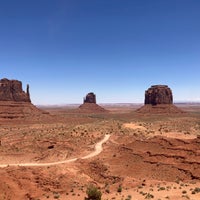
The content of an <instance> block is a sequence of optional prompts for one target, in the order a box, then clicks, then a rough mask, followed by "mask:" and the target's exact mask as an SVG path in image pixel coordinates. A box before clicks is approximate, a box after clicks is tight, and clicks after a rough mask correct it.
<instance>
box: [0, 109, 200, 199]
mask: <svg viewBox="0 0 200 200" xmlns="http://www.w3.org/2000/svg"><path fill="white" fill-rule="evenodd" d="M193 108H194V107H192V106H188V105H187V107H184V106H182V108H181V109H182V110H185V111H188V112H182V113H176V114H175V113H173V114H167V115H166V114H151V115H150V114H148V115H146V114H142V113H137V112H135V110H136V108H133V107H132V106H130V108H129V109H128V108H127V107H126V108H125V109H124V110H123V106H119V107H109V106H107V107H106V109H107V110H110V112H103V113H99V112H94V113H87V112H86V113H84V112H82V113H79V112H77V109H76V108H72V109H70V108H55V109H53V108H51V109H47V108H46V110H45V112H48V113H50V114H49V115H44V116H43V117H40V120H38V121H36V120H33V121H32V122H31V120H29V121H26V120H24V121H23V119H21V118H20V119H19V121H17V119H15V120H13V119H9V120H8V119H5V121H3V119H2V120H1V126H0V133H1V137H0V141H1V145H0V155H1V157H0V164H4V165H6V167H3V168H0V179H1V182H0V199H16V200H18V199H19V200H26V199H32V200H33V199H34V200H36V199H37V200H39V199H40V200H44V199H62V200H83V199H84V197H86V190H87V187H88V186H89V185H90V184H93V185H95V186H96V187H98V188H99V190H100V191H101V192H102V199H103V200H106V199H109V200H110V199H119V200H122V199H123V200H125V199H126V200H127V199H156V200H158V199H162V200H163V199H171V200H179V199H180V200H182V199H183V200H184V199H191V200H192V199H194V200H198V199H200V191H199V190H200V107H198V106H196V107H195V109H193ZM45 116H46V117H45ZM19 122H20V123H19ZM105 134H110V135H111V136H110V138H109V140H108V141H107V142H106V143H104V144H103V151H102V152H101V153H100V154H99V155H97V156H95V157H92V158H88V159H84V160H83V159H77V160H76V161H75V162H71V163H65V164H58V165H53V166H51V165H49V166H48V165H47V166H42V167H41V166H34V167H30V166H26V167H25V166H24V167H23V166H15V167H14V166H11V164H17V163H51V162H57V161H63V160H67V159H73V158H75V157H78V158H81V157H83V156H85V155H88V154H90V153H91V152H92V151H93V150H94V146H95V144H96V143H97V142H98V141H100V140H101V139H102V138H103V137H104V135H105Z"/></svg>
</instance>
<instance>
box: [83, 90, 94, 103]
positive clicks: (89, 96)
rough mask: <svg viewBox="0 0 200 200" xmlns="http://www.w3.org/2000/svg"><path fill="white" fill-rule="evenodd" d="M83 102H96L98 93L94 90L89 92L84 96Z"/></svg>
mask: <svg viewBox="0 0 200 200" xmlns="http://www.w3.org/2000/svg"><path fill="white" fill-rule="evenodd" d="M83 103H96V95H95V94H94V93H93V92H90V93H88V94H87V95H86V97H85V98H84V100H83Z"/></svg>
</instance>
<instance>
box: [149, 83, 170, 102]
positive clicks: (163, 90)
mask: <svg viewBox="0 0 200 200" xmlns="http://www.w3.org/2000/svg"><path fill="white" fill-rule="evenodd" d="M172 103H173V96H172V91H171V89H170V88H169V87H168V86H167V85H153V86H151V87H150V88H149V89H148V90H146V91H145V104H151V105H157V104H172Z"/></svg>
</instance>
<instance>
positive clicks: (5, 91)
mask: <svg viewBox="0 0 200 200" xmlns="http://www.w3.org/2000/svg"><path fill="white" fill-rule="evenodd" d="M0 101H15V102H31V100H30V94H29V85H27V89H26V92H24V91H23V89H22V82H21V81H18V80H8V79H6V78H4V79H1V80H0Z"/></svg>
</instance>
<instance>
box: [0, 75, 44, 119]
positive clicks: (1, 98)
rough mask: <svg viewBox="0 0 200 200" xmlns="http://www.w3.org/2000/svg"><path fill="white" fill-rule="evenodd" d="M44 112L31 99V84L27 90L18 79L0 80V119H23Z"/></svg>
mask: <svg viewBox="0 0 200 200" xmlns="http://www.w3.org/2000/svg"><path fill="white" fill-rule="evenodd" d="M40 114H44V112H43V111H41V110H39V109H38V108H36V107H35V106H34V105H33V104H32V103H31V99H30V93H29V85H27V88H26V92H24V91H23V89H22V82H21V81H18V80H8V79H6V78H4V79H1V80H0V119H21V118H26V117H29V116H30V117H33V116H35V115H40Z"/></svg>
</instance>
